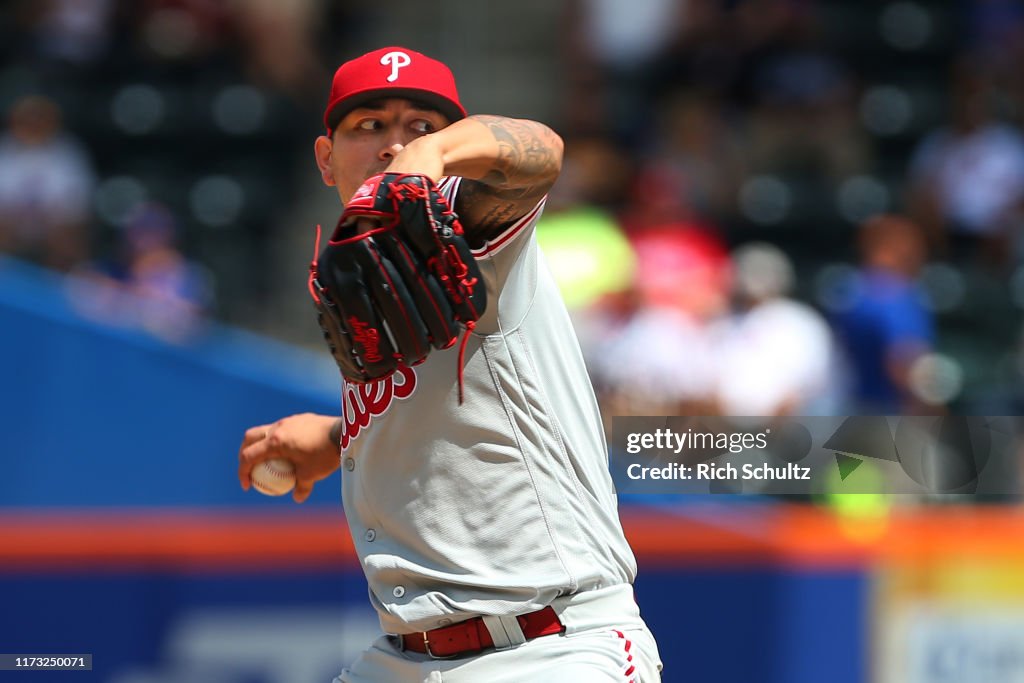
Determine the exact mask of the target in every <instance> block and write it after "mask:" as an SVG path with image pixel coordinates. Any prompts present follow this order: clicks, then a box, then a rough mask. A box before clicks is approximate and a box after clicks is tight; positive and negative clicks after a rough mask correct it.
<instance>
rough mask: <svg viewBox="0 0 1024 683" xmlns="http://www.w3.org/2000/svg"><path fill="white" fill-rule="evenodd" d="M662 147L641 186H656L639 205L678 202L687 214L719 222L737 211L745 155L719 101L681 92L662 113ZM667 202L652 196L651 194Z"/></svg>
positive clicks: (654, 154)
mask: <svg viewBox="0 0 1024 683" xmlns="http://www.w3.org/2000/svg"><path fill="white" fill-rule="evenodd" d="M658 119H659V126H658V129H657V133H658V139H659V144H658V145H656V147H655V149H654V150H652V153H651V160H650V161H649V162H648V163H647V164H646V165H645V167H644V168H643V169H642V170H641V172H640V174H639V177H638V179H637V184H638V185H639V184H648V183H650V184H653V185H654V186H655V187H654V188H652V189H651V192H650V193H649V194H648V195H647V196H646V197H644V198H643V199H641V200H640V201H651V200H653V201H656V202H664V201H666V200H668V201H674V202H680V203H682V204H683V205H685V211H686V212H687V213H694V214H696V215H700V216H706V217H711V218H715V219H721V218H722V217H726V216H728V215H730V214H731V213H732V212H733V211H734V209H735V206H736V196H737V191H738V188H739V185H740V183H741V181H742V178H743V173H744V170H745V165H746V164H745V162H746V159H745V156H744V149H743V146H742V144H741V143H740V141H739V140H738V138H737V135H736V133H735V132H734V131H733V130H732V128H731V127H730V126H729V125H728V123H727V121H726V119H727V116H726V112H725V111H724V110H723V108H722V106H721V104H720V103H719V101H718V99H716V98H714V97H711V96H708V95H702V94H699V93H696V92H692V93H688V92H684V91H677V92H675V93H674V94H673V95H671V96H669V97H668V98H667V99H665V101H664V102H663V104H662V105H661V107H660V108H659V110H658ZM655 192H657V193H663V195H664V196H663V197H660V198H658V197H652V196H651V195H652V194H653V193H655Z"/></svg>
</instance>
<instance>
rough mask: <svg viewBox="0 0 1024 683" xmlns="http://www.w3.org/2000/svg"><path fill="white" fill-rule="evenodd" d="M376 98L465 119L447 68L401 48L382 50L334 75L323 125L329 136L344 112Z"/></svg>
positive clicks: (456, 118) (452, 79)
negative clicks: (419, 104) (406, 102)
mask: <svg viewBox="0 0 1024 683" xmlns="http://www.w3.org/2000/svg"><path fill="white" fill-rule="evenodd" d="M380 97H407V98H409V99H413V100H416V101H418V102H422V103H424V104H427V105H429V106H431V107H435V108H436V109H437V110H438V111H440V112H441V113H442V114H444V115H445V116H447V117H448V119H449V120H451V121H458V120H459V119H463V118H465V117H466V110H465V109H464V108H463V106H462V103H460V102H459V93H458V91H457V90H456V89H455V76H453V75H452V72H451V69H449V68H448V67H447V66H445V65H444V64H442V63H441V62H439V61H437V60H436V59H431V58H430V57H427V56H426V55H422V54H420V53H419V52H414V51H412V50H407V49H406V48H404V47H383V48H381V49H379V50H374V51H373V52H367V53H366V54H365V55H363V56H362V57H356V58H355V59H352V60H350V61H347V62H345V63H344V64H342V65H341V66H340V67H338V70H337V71H335V72H334V81H333V82H332V83H331V97H330V99H329V100H328V102H327V109H325V110H324V125H325V126H326V127H327V132H328V133H331V132H332V131H333V130H334V126H336V125H338V121H340V120H341V119H342V117H344V116H345V114H347V113H348V112H350V111H352V110H353V109H355V108H356V107H358V106H359V105H361V104H365V103H367V102H369V101H370V100H374V99H377V98H380Z"/></svg>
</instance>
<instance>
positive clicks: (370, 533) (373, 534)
mask: <svg viewBox="0 0 1024 683" xmlns="http://www.w3.org/2000/svg"><path fill="white" fill-rule="evenodd" d="M363 538H365V539H366V540H367V541H369V542H370V543H373V540H374V539H375V538H377V532H376V531H374V530H373V529H367V530H366V533H365V534H363Z"/></svg>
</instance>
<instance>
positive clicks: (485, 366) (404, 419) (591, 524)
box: [341, 178, 636, 633]
mask: <svg viewBox="0 0 1024 683" xmlns="http://www.w3.org/2000/svg"><path fill="white" fill-rule="evenodd" d="M460 182H461V180H460V179H459V178H445V179H443V180H442V182H441V184H440V185H441V188H442V191H443V192H444V193H445V195H446V196H447V197H448V198H449V200H450V201H451V203H452V204H453V205H454V204H455V197H456V195H457V193H458V188H459V183H460ZM543 205H544V203H543V201H542V202H541V203H540V204H538V206H537V207H536V208H535V209H534V210H533V211H531V212H530V213H529V214H528V215H526V216H524V217H523V218H522V219H521V220H519V221H518V222H517V223H516V224H515V225H513V226H512V227H511V228H509V229H508V230H507V231H505V232H504V233H503V234H502V235H500V236H499V237H497V238H496V239H493V240H491V241H490V242H488V243H487V244H486V245H485V246H484V247H483V248H481V249H478V250H476V251H474V256H476V258H477V261H478V262H479V264H480V267H481V270H482V271H483V273H484V278H485V281H486V286H487V290H488V306H487V310H486V312H485V315H484V317H483V318H482V319H481V320H480V321H479V323H478V325H477V327H476V329H475V330H474V332H473V333H472V335H471V336H470V338H469V339H468V341H467V347H466V349H465V363H464V368H463V370H462V378H463V382H464V402H463V403H462V404H461V405H460V404H459V398H458V390H459V389H458V383H459V367H458V355H459V350H458V345H456V346H455V347H452V348H450V349H446V350H444V351H435V352H434V353H433V354H431V355H430V357H429V358H428V359H427V361H426V362H425V363H423V364H421V365H419V366H416V367H415V368H407V369H402V370H399V371H398V372H396V373H395V374H394V375H392V376H391V377H389V378H387V379H384V380H381V381H378V382H376V383H373V384H368V385H356V384H346V385H345V387H344V392H343V406H342V408H343V412H342V420H343V430H342V444H341V445H342V496H343V502H344V506H345V514H346V516H347V518H348V522H349V525H350V528H351V531H352V537H353V539H354V541H355V545H356V550H357V552H358V554H359V558H360V561H361V562H362V565H363V569H364V571H365V573H366V577H367V581H368V583H369V589H370V599H371V602H372V603H373V605H374V607H375V608H376V609H377V611H378V613H379V615H380V620H381V626H382V628H383V629H384V630H385V631H386V632H388V633H408V632H411V631H424V630H429V629H433V628H437V627H439V626H444V625H447V624H449V623H453V622H456V621H460V620H463V619H468V618H470V617H473V616H477V615H481V614H489V615H513V614H521V613H524V612H530V611H533V610H537V609H541V608H542V607H544V606H546V605H548V604H550V603H551V602H552V601H553V600H554V599H555V598H556V597H558V596H561V595H567V594H572V593H577V592H580V591H587V590H592V589H599V588H607V587H611V586H618V585H622V584H629V583H632V581H633V578H634V576H635V574H636V564H635V561H634V559H633V554H632V551H631V550H630V548H629V546H628V544H627V543H626V540H625V537H624V536H623V533H622V528H621V526H620V524H619V519H618V513H617V505H616V498H615V493H614V490H613V487H612V482H611V478H610V476H609V473H608V460H607V448H606V444H605V440H604V433H603V430H602V426H601V420H600V416H599V413H598V407H597V402H596V400H595V398H594V392H593V389H592V387H591V384H590V379H589V377H588V375H587V371H586V368H585V366H584V364H583V358H582V355H581V353H580V348H579V343H578V342H577V339H576V335H575V333H574V331H573V328H572V324H571V322H570V320H569V316H568V314H567V312H566V309H565V306H564V304H563V303H562V299H561V296H560V294H559V292H558V289H557V287H556V285H555V282H554V280H553V279H552V277H551V275H550V273H549V272H548V269H547V267H546V265H545V263H544V259H543V255H542V254H541V252H540V250H539V249H538V247H537V242H536V239H535V236H534V232H535V227H536V224H537V220H538V219H539V217H540V215H541V212H542V211H543Z"/></svg>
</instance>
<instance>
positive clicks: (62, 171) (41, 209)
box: [0, 95, 96, 270]
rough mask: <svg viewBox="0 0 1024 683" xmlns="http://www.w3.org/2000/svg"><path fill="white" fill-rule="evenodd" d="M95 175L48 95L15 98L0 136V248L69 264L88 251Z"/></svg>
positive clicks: (54, 263) (45, 261)
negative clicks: (6, 125) (63, 126)
mask: <svg viewBox="0 0 1024 683" xmlns="http://www.w3.org/2000/svg"><path fill="white" fill-rule="evenodd" d="M95 183H96V178H95V175H94V173H93V169H92V164H91V162H90V160H89V158H88V156H87V155H86V153H85V151H84V150H83V149H82V147H81V146H80V145H79V143H78V141H77V140H75V139H74V138H73V137H71V135H70V134H69V133H67V132H66V131H64V130H63V128H62V122H61V112H60V110H59V109H58V108H57V106H56V104H54V103H53V102H52V101H51V100H49V99H47V98H45V97H41V96H37V95H31V96H26V97H23V98H21V99H19V100H17V101H16V102H15V103H14V104H13V105H12V107H11V109H10V111H9V113H8V127H7V131H6V132H5V133H4V134H3V136H2V137H0V250H3V251H6V252H8V253H11V254H14V255H15V256H19V257H22V258H27V259H31V260H34V261H38V262H39V263H42V264H43V265H45V266H48V267H50V268H55V269H58V270H68V269H70V268H71V267H73V266H74V265H76V264H77V263H79V262H80V261H82V260H83V259H84V258H86V257H87V253H88V227H89V220H90V202H91V200H92V192H93V187H94V185H95Z"/></svg>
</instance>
